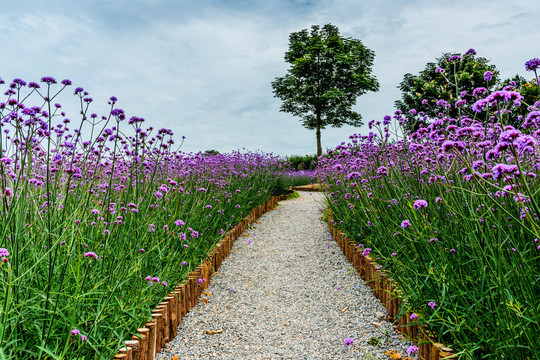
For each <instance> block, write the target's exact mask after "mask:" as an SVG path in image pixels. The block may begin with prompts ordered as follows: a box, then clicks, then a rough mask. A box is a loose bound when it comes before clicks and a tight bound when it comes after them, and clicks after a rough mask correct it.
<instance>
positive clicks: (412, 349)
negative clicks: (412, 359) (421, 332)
mask: <svg viewBox="0 0 540 360" xmlns="http://www.w3.org/2000/svg"><path fill="white" fill-rule="evenodd" d="M417 351H418V346H416V345H412V346H409V348H408V349H407V355H409V356H411V355H412V354H414V353H415V352H417Z"/></svg>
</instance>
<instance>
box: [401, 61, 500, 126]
mask: <svg viewBox="0 0 540 360" xmlns="http://www.w3.org/2000/svg"><path fill="white" fill-rule="evenodd" d="M453 55H456V54H452V53H445V54H443V55H442V56H441V57H439V58H437V59H436V62H429V63H427V64H426V66H425V68H424V70H422V71H421V72H420V73H419V74H418V75H412V74H410V73H408V74H405V75H404V76H403V81H402V82H401V83H400V84H399V89H400V90H401V92H402V94H401V100H397V101H396V102H395V106H396V108H397V109H398V110H400V111H401V112H403V114H404V115H405V116H406V117H407V119H408V121H409V123H408V126H407V128H408V129H414V128H417V127H418V125H419V124H418V119H417V118H416V117H415V116H414V114H410V113H409V110H410V109H415V110H416V111H417V112H423V113H424V114H425V115H426V116H427V118H426V120H425V121H426V122H427V119H428V118H435V117H437V116H438V113H439V112H442V109H441V107H438V106H436V102H437V101H438V100H439V99H443V100H446V101H448V102H449V103H450V105H451V106H450V108H449V109H447V111H448V113H447V115H448V116H450V117H454V118H455V117H459V116H460V115H461V114H462V112H464V111H469V112H470V110H469V109H470V107H471V106H472V104H473V103H474V101H472V100H473V98H472V93H473V90H474V89H475V88H478V87H485V88H487V89H488V90H490V91H491V90H494V89H495V88H496V86H497V85H498V81H499V78H498V75H499V71H498V70H497V68H496V67H495V65H490V64H489V60H487V59H486V58H483V57H477V56H476V55H474V54H472V53H470V54H467V55H466V54H463V55H461V58H462V60H461V61H452V62H450V61H449V58H450V57H451V56H453ZM437 68H441V69H443V70H444V73H443V72H436V71H435V70H436V69H437ZM486 71H491V72H492V73H493V78H492V79H491V81H486V80H484V73H485V72H486ZM462 91H466V92H467V95H466V100H468V103H467V104H465V106H464V107H463V108H457V109H456V108H455V106H454V105H455V103H456V101H458V100H460V99H461V96H460V93H461V92H462ZM424 99H426V100H427V103H425V104H423V103H422V100H424Z"/></svg>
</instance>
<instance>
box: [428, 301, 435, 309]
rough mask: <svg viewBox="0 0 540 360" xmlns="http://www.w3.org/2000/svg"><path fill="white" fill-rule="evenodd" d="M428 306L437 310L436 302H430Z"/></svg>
mask: <svg viewBox="0 0 540 360" xmlns="http://www.w3.org/2000/svg"><path fill="white" fill-rule="evenodd" d="M428 306H429V307H430V308H432V309H435V306H436V304H435V302H434V301H430V302H429V303H428Z"/></svg>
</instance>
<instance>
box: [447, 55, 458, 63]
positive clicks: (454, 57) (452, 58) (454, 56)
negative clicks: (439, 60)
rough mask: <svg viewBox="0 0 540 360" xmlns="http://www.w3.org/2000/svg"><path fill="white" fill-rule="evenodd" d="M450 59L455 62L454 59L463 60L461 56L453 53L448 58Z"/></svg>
mask: <svg viewBox="0 0 540 360" xmlns="http://www.w3.org/2000/svg"><path fill="white" fill-rule="evenodd" d="M448 61H449V62H454V61H461V56H459V55H452V56H450V57H449V58H448Z"/></svg>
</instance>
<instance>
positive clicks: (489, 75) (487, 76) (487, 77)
mask: <svg viewBox="0 0 540 360" xmlns="http://www.w3.org/2000/svg"><path fill="white" fill-rule="evenodd" d="M492 78H493V73H492V72H491V71H489V70H488V71H486V72H485V73H484V80H486V81H491V79H492Z"/></svg>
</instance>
